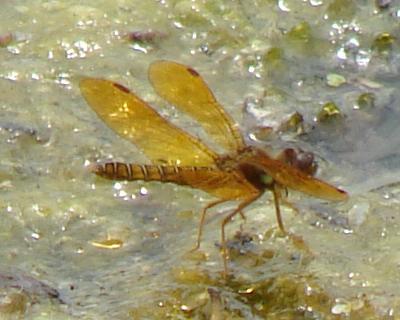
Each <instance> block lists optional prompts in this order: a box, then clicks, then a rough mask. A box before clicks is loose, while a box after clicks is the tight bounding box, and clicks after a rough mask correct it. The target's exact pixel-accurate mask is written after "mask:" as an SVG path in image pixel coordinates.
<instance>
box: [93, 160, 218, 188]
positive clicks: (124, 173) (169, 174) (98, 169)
mask: <svg viewBox="0 0 400 320" xmlns="http://www.w3.org/2000/svg"><path fill="white" fill-rule="evenodd" d="M202 170H204V171H210V170H212V169H211V168H208V167H177V166H171V165H139V164H132V163H122V162H107V163H103V164H95V165H94V166H93V167H92V171H93V172H94V173H96V174H97V175H99V176H101V177H104V178H107V179H112V180H128V181H132V180H143V181H161V182H173V183H177V184H187V181H186V179H184V177H183V176H185V173H188V172H195V171H202Z"/></svg>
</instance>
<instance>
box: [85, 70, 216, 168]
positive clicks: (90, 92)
mask: <svg viewBox="0 0 400 320" xmlns="http://www.w3.org/2000/svg"><path fill="white" fill-rule="evenodd" d="M80 89H81V92H82V95H83V96H84V98H85V99H86V101H87V103H88V104H89V105H90V106H91V107H92V109H93V110H94V111H95V112H96V113H97V114H98V116H99V117H100V118H101V119H102V120H103V121H104V122H105V123H106V124H107V125H108V126H109V127H110V128H111V129H113V130H114V131H115V132H117V133H118V134H119V135H121V136H122V137H123V138H125V139H127V140H129V141H131V142H133V143H134V144H136V145H137V146H138V147H139V148H140V149H142V150H143V152H144V154H145V155H146V156H147V157H149V158H150V159H151V160H152V161H153V162H154V163H168V164H173V165H188V166H192V165H193V166H208V165H211V164H214V159H216V157H217V156H216V154H215V153H214V152H212V151H211V150H209V149H208V148H207V147H206V146H205V145H204V144H203V143H202V142H201V141H199V140H198V139H196V138H194V137H192V136H190V135H189V134H187V133H186V132H184V131H183V130H181V129H179V128H178V127H176V126H174V125H173V124H172V123H170V122H169V121H167V120H166V119H164V118H163V117H161V116H160V115H159V114H158V113H157V112H156V111H155V110H154V109H153V108H151V107H150V106H149V105H148V104H147V103H146V102H144V101H143V100H141V99H140V98H138V97H137V96H136V95H134V94H133V93H131V92H130V91H129V90H128V89H127V88H125V87H123V86H121V85H119V84H117V83H114V82H112V81H108V80H103V79H94V78H85V79H83V80H81V81H80Z"/></svg>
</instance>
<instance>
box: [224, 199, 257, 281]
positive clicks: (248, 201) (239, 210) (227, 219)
mask: <svg viewBox="0 0 400 320" xmlns="http://www.w3.org/2000/svg"><path fill="white" fill-rule="evenodd" d="M261 195H262V192H260V193H257V194H256V195H254V196H252V197H250V198H247V199H245V200H244V201H243V202H241V203H240V204H239V205H238V206H237V208H236V209H235V210H233V211H232V212H231V213H230V214H229V215H227V216H226V217H225V218H224V219H223V220H222V223H221V249H222V251H221V253H222V259H223V260H224V278H227V276H228V259H229V255H228V249H227V247H226V238H225V226H226V225H227V224H228V223H229V222H231V220H232V218H233V217H234V216H235V215H237V214H238V213H239V214H240V215H242V214H243V213H242V210H243V209H244V208H245V207H247V206H248V205H249V204H251V203H252V202H254V201H255V200H257V199H258V198H259V197H260V196H261Z"/></svg>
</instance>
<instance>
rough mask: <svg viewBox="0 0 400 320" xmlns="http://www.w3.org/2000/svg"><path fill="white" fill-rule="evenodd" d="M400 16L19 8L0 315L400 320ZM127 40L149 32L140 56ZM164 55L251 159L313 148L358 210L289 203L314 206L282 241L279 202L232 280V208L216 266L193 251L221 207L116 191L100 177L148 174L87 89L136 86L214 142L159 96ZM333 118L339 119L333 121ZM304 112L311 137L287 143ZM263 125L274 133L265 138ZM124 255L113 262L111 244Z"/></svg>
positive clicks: (4, 93) (370, 10)
mask: <svg viewBox="0 0 400 320" xmlns="http://www.w3.org/2000/svg"><path fill="white" fill-rule="evenodd" d="M343 8H345V9H343ZM399 20H400V7H399V5H398V3H397V2H395V1H393V2H392V3H390V4H389V6H388V7H385V8H379V7H378V6H377V5H376V4H375V3H372V2H370V3H364V2H361V1H359V2H355V1H354V2H347V1H344V0H342V1H338V0H337V1H331V2H329V1H309V2H307V1H302V2H300V1H296V0H292V1H279V2H275V1H267V0H264V1H262V0H258V1H252V2H251V5H249V4H248V3H247V2H244V1H186V0H185V1H177V0H176V1H136V0H134V1H132V0H131V1H84V2H82V1H68V2H63V1H39V0H38V1H12V2H5V3H2V4H1V11H0V59H1V61H2V63H1V66H0V92H1V99H0V107H1V110H2V112H1V114H0V146H1V150H2V155H3V156H2V159H1V162H0V178H1V180H0V187H1V205H0V216H1V224H0V248H1V249H0V313H1V315H2V316H4V318H6V319H7V318H9V319H14V318H18V317H21V318H22V317H24V316H25V317H26V318H29V319H75V318H76V319H78V318H79V319H110V318H111V317H114V318H117V319H153V318H154V319H165V318H166V317H169V318H171V319H182V318H195V319H209V318H211V319H244V318H245V319H263V318H267V317H268V319H342V318H343V319H345V318H346V319H382V318H385V319H397V318H398V317H399V318H400V316H399V312H400V301H399V298H398V296H399V289H398V288H399V285H400V283H399V279H398V269H399V263H400V256H399V254H398V250H397V249H398V248H399V247H400V232H399V231H398V227H399V216H398V213H399V199H400V198H399V197H400V194H399V190H400V189H399V185H398V182H399V180H400V162H399V160H398V159H399V157H400V154H399V151H398V150H399V145H400V138H399V136H400V135H399V126H398V120H399V119H400V113H399V112H400V111H399V101H400V95H399V91H398V88H399V84H400V81H399V68H400V65H399V61H400V60H399V52H400V51H399V42H398V34H399V27H398V26H399ZM149 30H151V31H152V33H148V31H149ZM130 32H140V33H135V34H134V36H135V37H136V41H132V40H129V39H127V37H126V35H127V34H129V33H130ZM146 32H147V33H146ZM143 33H144V35H143ZM383 33H388V34H389V35H393V37H392V38H391V37H390V36H388V35H383V36H382V34H383ZM137 37H145V39H144V40H145V41H137V40H138V39H137ZM146 37H147V38H146ZM396 37H397V38H396ZM139 40H140V39H139ZM272 49H273V50H272ZM157 59H170V60H174V61H179V62H181V63H185V64H188V65H190V66H192V67H193V68H195V69H196V70H197V71H198V72H199V73H200V74H201V75H202V76H203V77H204V78H205V79H206V81H207V83H208V84H209V86H210V88H212V90H213V92H214V93H215V95H216V96H217V98H218V100H219V101H220V102H221V103H222V105H224V107H225V109H226V110H227V112H229V114H231V115H232V117H233V118H234V119H235V120H236V121H237V122H238V123H239V126H240V128H241V130H242V132H243V133H244V135H245V137H246V140H247V141H249V143H253V144H255V145H257V146H261V147H265V146H266V145H268V148H270V145H273V149H276V150H278V149H280V148H284V147H288V146H300V147H301V148H302V149H305V150H309V151H313V152H314V153H315V155H316V158H317V160H318V165H319V170H318V175H319V177H321V178H323V179H325V180H326V181H329V182H331V183H333V184H335V185H338V186H339V185H340V186H342V187H343V188H345V189H346V190H347V191H348V192H349V193H350V195H351V197H350V200H349V201H347V202H346V203H339V204H336V203H325V202H321V201H318V200H315V199H310V198H308V197H305V196H302V195H301V194H297V193H291V194H290V200H291V202H292V203H294V205H295V206H296V207H297V208H298V209H299V214H296V213H295V212H294V211H293V210H292V209H290V208H286V207H284V209H283V214H284V220H285V225H286V228H288V230H290V232H291V233H292V234H294V235H296V236H297V237H298V239H297V241H291V240H290V239H289V238H284V237H282V236H279V232H278V231H277V229H276V222H275V218H274V211H273V207H272V203H271V196H270V194H266V195H265V196H263V197H262V198H261V199H260V200H259V201H257V202H256V203H255V204H253V205H252V206H251V207H250V208H249V209H247V210H246V216H247V220H246V222H245V223H244V224H242V221H240V220H239V219H238V220H235V221H234V222H233V223H232V224H230V225H229V228H228V229H229V238H230V239H231V242H230V244H231V246H232V253H231V255H232V261H231V263H230V267H231V270H232V274H233V275H234V277H233V279H232V280H230V281H228V282H224V281H223V279H222V277H221V271H222V261H221V258H220V256H219V252H218V244H219V237H220V235H219V230H220V227H219V221H220V219H221V216H222V215H223V213H226V212H227V211H228V210H229V209H231V208H233V207H234V204H226V205H222V206H221V207H219V208H218V210H217V211H218V213H216V214H214V215H213V216H212V217H210V219H209V221H208V222H207V225H206V229H205V234H204V240H203V242H202V247H201V250H200V252H198V253H197V254H188V251H189V250H190V249H191V248H192V247H193V246H194V243H195V239H196V233H197V225H198V212H199V211H200V210H201V208H202V207H203V206H205V204H207V203H208V202H209V201H211V200H212V198H211V197H210V196H208V195H207V194H205V193H202V192H201V191H198V190H192V189H189V188H184V187H177V186H174V185H170V184H158V183H143V182H132V183H126V182H119V183H116V182H112V181H107V180H103V179H100V178H98V177H96V176H94V175H93V174H91V173H90V172H89V170H88V167H87V164H88V163H90V162H93V161H96V160H104V159H111V158H112V159H117V160H121V161H129V162H137V163H144V162H146V161H147V160H146V158H145V157H144V156H143V155H142V154H141V153H140V150H137V149H136V148H135V146H133V145H132V144H131V143H129V142H128V141H124V140H123V139H121V138H120V137H119V136H117V135H116V134H115V133H114V132H113V131H112V130H110V129H109V128H107V127H106V126H105V125H104V124H103V123H102V122H101V120H100V119H99V118H97V117H96V115H95V114H94V112H93V111H92V110H91V109H90V107H89V106H88V105H87V104H86V103H85V101H84V100H83V98H82V96H81V95H80V92H79V88H78V82H79V79H80V78H81V77H82V76H96V77H103V78H107V79H112V80H114V81H118V82H119V83H122V84H124V85H125V86H127V87H129V88H131V89H132V90H133V91H134V92H136V93H137V94H138V95H139V96H140V97H142V98H143V99H144V100H146V101H148V102H149V103H151V104H152V105H154V106H157V108H159V109H158V110H160V112H162V114H163V115H165V116H166V117H168V118H169V119H170V120H171V121H173V122H174V123H176V124H178V125H180V126H181V127H183V128H185V129H187V130H188V131H191V132H192V133H193V134H195V135H198V136H199V137H200V138H202V139H203V140H204V141H206V142H207V143H210V139H209V137H207V136H206V135H205V134H204V133H203V132H202V131H201V130H199V128H198V127H197V126H196V125H194V124H193V122H191V120H190V119H189V118H188V117H186V116H182V115H181V114H179V113H178V112H176V110H175V109H171V108H168V106H167V104H166V103H165V102H163V101H162V100H161V99H160V98H158V97H157V96H156V95H155V93H154V92H153V91H152V89H151V87H150V85H149V82H148V80H147V68H148V66H149V64H150V63H151V62H152V61H154V60H157ZM339 76H340V77H339ZM329 79H331V80H329ZM332 79H334V80H332ZM363 94H367V96H365V95H364V96H362V95H363ZM371 97H372V98H371ZM327 102H333V103H334V104H335V105H336V106H337V107H338V108H339V109H340V111H341V115H342V116H339V117H332V118H329V119H328V120H326V121H323V119H322V118H321V117H320V118H319V120H317V118H318V114H319V112H320V110H321V108H322V106H323V105H324V104H325V103H327ZM295 111H298V112H300V113H301V114H302V115H303V117H304V122H305V124H304V126H305V129H304V134H302V135H298V134H297V133H296V132H293V131H290V130H287V131H285V130H283V132H279V130H278V128H279V126H280V124H281V123H282V122H284V121H285V119H287V117H288V115H290V114H292V113H293V112H295ZM265 127H272V128H273V129H275V133H273V134H272V135H267V136H266V137H261V138H260V136H259V135H257V133H259V132H260V131H262V128H265ZM255 136H257V137H259V138H258V139H254V137H255ZM210 145H212V144H211V143H210ZM240 229H242V234H241V236H240V235H239V236H238V237H236V238H234V234H235V232H237V231H238V230H240ZM245 235H248V236H249V237H250V238H251V239H252V241H250V240H249V239H250V238H247V237H246V236H245ZM107 239H112V240H115V242H114V244H115V246H116V248H114V249H111V248H102V247H99V243H100V244H101V243H102V242H103V241H105V240H107ZM302 241H304V244H303V242H302ZM121 245H122V246H121ZM210 288H211V289H210Z"/></svg>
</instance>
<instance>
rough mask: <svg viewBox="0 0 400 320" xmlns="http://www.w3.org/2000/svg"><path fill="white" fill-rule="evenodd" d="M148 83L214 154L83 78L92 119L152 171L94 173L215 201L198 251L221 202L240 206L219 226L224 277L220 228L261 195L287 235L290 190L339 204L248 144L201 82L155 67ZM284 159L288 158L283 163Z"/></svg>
mask: <svg viewBox="0 0 400 320" xmlns="http://www.w3.org/2000/svg"><path fill="white" fill-rule="evenodd" d="M148 76H149V80H150V82H151V84H152V85H153V87H154V89H155V91H156V92H157V94H158V95H159V96H160V97H162V98H163V99H165V100H166V101H168V102H169V103H170V104H171V105H173V106H175V107H176V108H178V109H179V110H180V111H183V112H185V113H187V114H188V115H189V116H191V117H192V118H194V119H195V120H197V121H198V122H199V123H200V125H201V126H202V127H203V129H204V131H205V132H206V133H207V134H208V135H209V136H210V137H211V138H213V139H214V141H215V142H216V143H217V144H218V145H220V146H221V147H222V148H223V149H224V150H225V152H226V153H225V154H224V155H220V154H218V153H216V152H215V151H213V150H212V149H211V148H209V147H208V146H206V145H205V144H204V143H203V142H202V141H200V140H199V139H198V138H196V137H194V136H192V135H190V134H189V133H187V132H185V131H183V130H182V129H180V128H178V127H176V126H175V125H173V124H172V123H171V122H169V121H168V120H167V119H165V118H164V117H162V116H161V115H160V114H159V113H157V112H156V111H155V110H154V109H153V108H152V107H151V106H150V105H149V104H147V103H146V102H144V101H143V100H141V99H140V98H139V97H137V96H136V95H135V94H133V93H132V92H131V91H130V90H129V89H127V88H126V87H124V86H122V85H120V84H118V83H115V82H112V81H109V80H104V79H97V78H84V79H82V80H81V81H80V89H81V92H82V94H83V96H84V98H85V99H86V101H87V103H88V104H89V105H90V106H91V107H92V109H93V110H94V111H95V112H96V113H97V114H98V116H99V117H100V118H101V119H102V120H103V121H104V122H105V123H106V124H107V125H108V126H109V127H110V128H111V129H113V130H114V131H115V132H116V133H118V134H119V135H120V136H122V137H123V138H125V139H127V140H129V141H131V142H133V143H134V144H135V145H137V146H138V147H139V148H140V149H141V150H143V152H144V154H145V155H146V156H147V157H148V158H149V159H150V160H151V161H152V164H150V165H147V164H143V165H142V164H131V163H120V162H106V163H98V164H95V165H94V166H93V167H92V170H93V171H94V172H95V173H96V174H97V175H99V176H102V177H105V178H107V179H113V180H144V181H160V182H171V183H175V184H178V185H186V186H190V187H192V188H196V189H201V190H203V191H206V192H207V193H209V194H211V195H213V196H215V197H216V198H217V200H215V201H213V202H210V203H209V204H208V205H207V206H206V207H204V208H203V210H202V213H201V216H200V223H199V229H198V235H197V242H196V246H195V248H194V249H198V248H199V247H200V241H201V236H202V230H203V225H204V220H205V217H206V213H207V211H208V210H209V209H210V208H212V207H214V206H216V205H218V204H221V203H223V202H226V201H232V200H236V201H239V204H238V206H237V207H236V208H235V209H234V210H233V211H231V212H230V213H229V214H227V215H226V216H225V217H224V219H223V220H222V223H221V248H222V250H221V252H222V256H223V261H224V274H225V275H227V273H228V266H227V260H228V252H227V246H226V238H225V226H226V224H227V223H228V222H230V221H231V220H232V218H233V217H234V216H235V215H237V214H240V215H241V216H242V217H243V218H244V214H243V212H242V210H243V209H244V208H245V207H247V206H248V205H249V204H251V203H252V202H253V201H255V200H257V199H258V198H260V196H261V195H262V194H263V193H264V191H265V190H270V191H272V194H273V199H274V205H275V211H276V218H277V222H278V225H279V228H280V229H281V230H282V232H283V233H286V231H285V228H284V225H283V222H282V218H281V213H280V207H279V200H280V198H281V191H282V190H283V189H286V190H287V189H293V190H297V191H300V192H302V193H305V194H307V195H310V196H314V197H317V198H321V199H326V200H333V201H341V200H345V199H347V193H346V192H345V191H343V190H341V189H338V188H336V187H334V186H332V185H330V184H328V183H326V182H323V181H321V180H318V179H316V178H314V177H313V176H312V175H311V173H310V172H308V170H307V169H308V168H305V169H302V168H299V167H296V166H294V165H293V164H291V163H290V161H285V157H283V158H281V159H275V158H272V157H271V156H269V155H268V154H267V153H266V152H264V151H263V150H261V149H259V148H257V147H254V146H249V145H246V144H245V142H244V139H243V136H242V135H241V133H240V132H239V130H238V126H237V124H235V122H234V121H233V120H232V119H231V117H230V116H229V115H228V114H227V113H225V111H224V110H223V108H222V107H221V105H220V104H219V103H218V102H217V100H216V99H215V97H214V95H213V93H212V92H211V90H210V89H209V88H208V86H207V84H206V83H205V81H204V80H203V79H202V77H201V76H200V75H199V74H198V73H197V72H196V71H195V70H194V69H192V68H191V67H189V66H185V65H182V64H179V63H176V62H172V61H164V60H161V61H156V62H154V63H152V64H151V65H150V68H149V71H148ZM288 160H290V158H288Z"/></svg>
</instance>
